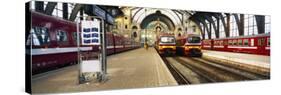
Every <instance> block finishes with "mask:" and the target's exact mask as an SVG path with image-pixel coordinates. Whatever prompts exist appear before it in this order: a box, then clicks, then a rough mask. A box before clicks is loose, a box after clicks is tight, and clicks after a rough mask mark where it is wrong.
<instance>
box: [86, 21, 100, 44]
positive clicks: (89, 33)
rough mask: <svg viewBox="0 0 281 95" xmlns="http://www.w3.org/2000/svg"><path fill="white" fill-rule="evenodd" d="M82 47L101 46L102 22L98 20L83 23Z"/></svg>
mask: <svg viewBox="0 0 281 95" xmlns="http://www.w3.org/2000/svg"><path fill="white" fill-rule="evenodd" d="M81 31H82V33H81V38H82V45H100V38H101V37H100V21H99V20H97V19H94V20H93V21H92V20H89V21H88V20H86V21H82V22H81Z"/></svg>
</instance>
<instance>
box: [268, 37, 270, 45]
mask: <svg viewBox="0 0 281 95" xmlns="http://www.w3.org/2000/svg"><path fill="white" fill-rule="evenodd" d="M267 46H270V38H267Z"/></svg>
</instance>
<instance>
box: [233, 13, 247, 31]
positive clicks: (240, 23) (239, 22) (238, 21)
mask: <svg viewBox="0 0 281 95" xmlns="http://www.w3.org/2000/svg"><path fill="white" fill-rule="evenodd" d="M233 15H234V18H235V21H236V24H237V27H238V33H239V36H243V35H244V18H243V17H244V15H243V17H241V16H240V18H239V17H238V14H233ZM241 18H242V19H241Z"/></svg>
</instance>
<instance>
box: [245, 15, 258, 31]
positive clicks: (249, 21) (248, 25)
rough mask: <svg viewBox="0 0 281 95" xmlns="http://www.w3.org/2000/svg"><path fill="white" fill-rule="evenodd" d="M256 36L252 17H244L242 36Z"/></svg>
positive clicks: (255, 26)
mask: <svg viewBox="0 0 281 95" xmlns="http://www.w3.org/2000/svg"><path fill="white" fill-rule="evenodd" d="M256 34H258V29H257V23H256V19H255V16H254V15H245V16H244V35H256Z"/></svg>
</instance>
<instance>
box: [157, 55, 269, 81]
mask: <svg viewBox="0 0 281 95" xmlns="http://www.w3.org/2000/svg"><path fill="white" fill-rule="evenodd" d="M162 59H163V60H164V62H165V64H166V65H167V67H168V68H169V69H170V71H171V73H172V75H173V76H174V77H175V79H176V80H177V82H178V83H179V84H199V83H212V82H231V81H246V80H262V79H268V78H269V77H268V76H263V75H258V74H256V73H252V72H248V71H245V70H242V69H239V68H233V67H229V66H225V65H222V64H219V63H214V62H211V61H208V60H205V59H202V58H190V57H162Z"/></svg>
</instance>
